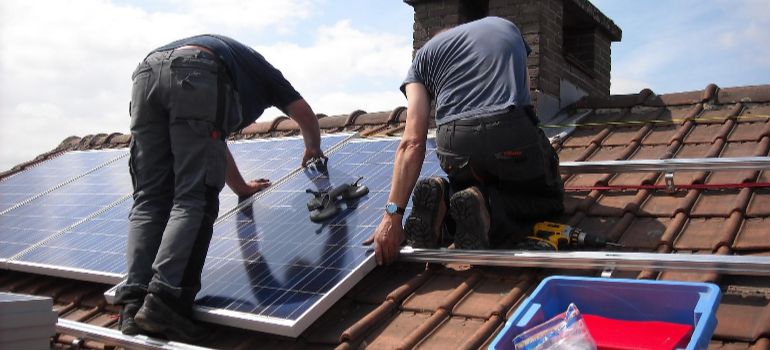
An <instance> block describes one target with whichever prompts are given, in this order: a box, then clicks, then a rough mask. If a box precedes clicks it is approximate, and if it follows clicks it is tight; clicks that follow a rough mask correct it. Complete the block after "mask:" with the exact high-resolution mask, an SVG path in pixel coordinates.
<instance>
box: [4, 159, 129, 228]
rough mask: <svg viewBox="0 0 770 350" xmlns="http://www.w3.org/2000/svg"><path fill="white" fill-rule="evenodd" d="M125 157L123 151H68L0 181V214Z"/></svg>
mask: <svg viewBox="0 0 770 350" xmlns="http://www.w3.org/2000/svg"><path fill="white" fill-rule="evenodd" d="M127 154H128V153H127V152H126V151H125V150H105V151H89V152H80V151H74V152H68V153H64V154H62V155H60V156H58V157H55V158H52V159H49V160H46V161H45V162H42V163H40V164H38V165H36V166H34V167H32V168H30V169H27V170H24V171H22V172H20V173H17V174H14V175H12V176H10V177H9V178H7V179H4V180H3V181H1V182H0V213H2V212H4V211H6V210H8V209H10V208H12V207H14V206H16V205H20V204H22V203H23V202H25V201H27V200H29V199H32V198H34V197H35V196H36V195H40V194H42V193H44V192H45V191H48V190H51V189H53V188H54V187H56V186H58V185H61V184H63V183H65V182H67V181H70V180H72V179H74V178H76V177H78V176H80V175H83V174H84V173H86V172H88V171H90V170H93V169H95V168H98V167H100V166H102V165H104V164H105V163H107V162H110V161H113V160H115V159H117V158H121V157H124V156H126V155H127Z"/></svg>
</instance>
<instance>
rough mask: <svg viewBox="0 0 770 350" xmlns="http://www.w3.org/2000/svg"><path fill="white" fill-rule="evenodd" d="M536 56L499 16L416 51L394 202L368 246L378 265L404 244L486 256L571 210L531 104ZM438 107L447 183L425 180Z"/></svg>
mask: <svg viewBox="0 0 770 350" xmlns="http://www.w3.org/2000/svg"><path fill="white" fill-rule="evenodd" d="M529 52H530V48H529V46H528V45H527V43H526V42H525V41H524V39H523V37H522V35H521V32H519V29H518V28H517V27H516V26H515V25H514V24H513V23H511V22H509V21H507V20H505V19H502V18H498V17H486V18H483V19H480V20H476V21H473V22H469V23H466V24H463V25H459V26H457V27H454V28H451V29H449V30H446V31H443V32H440V33H438V34H436V35H435V36H434V37H433V38H431V39H430V40H429V41H428V42H427V43H426V44H425V45H424V46H423V47H422V48H420V49H419V50H418V51H417V53H416V54H415V57H414V60H413V62H412V66H411V68H410V69H409V73H408V74H407V77H406V80H404V83H403V84H402V85H401V91H402V92H403V93H404V94H405V95H406V97H407V100H408V105H407V118H406V128H405V129H404V134H403V136H402V138H401V143H400V145H399V147H398V150H397V151H396V157H395V165H394V169H393V178H392V183H391V191H390V195H389V197H388V203H387V204H386V205H385V214H384V215H383V218H382V220H381V222H380V224H379V226H378V227H377V229H376V230H375V232H374V234H373V235H372V237H371V238H370V239H369V241H368V242H369V243H372V242H373V243H375V256H376V259H377V262H378V264H388V263H391V262H393V261H394V260H395V259H396V258H397V257H398V251H399V246H400V245H401V243H403V241H404V240H407V241H408V242H409V244H411V245H412V246H414V247H418V248H435V247H438V246H440V245H444V244H451V243H454V245H455V247H456V248H460V249H485V248H489V247H492V246H498V245H500V244H503V243H506V242H509V241H515V240H517V239H521V238H522V237H523V236H524V235H526V234H527V233H528V232H530V231H531V224H532V223H534V222H535V221H538V220H543V219H547V218H551V217H554V216H556V215H559V214H560V213H561V212H562V211H563V208H564V204H563V202H562V200H563V185H562V183H561V178H560V177H559V172H558V157H557V155H556V153H555V152H554V150H553V148H552V147H551V145H550V143H549V141H548V139H547V138H546V137H545V135H544V134H543V132H542V130H540V128H539V127H538V120H537V117H536V116H535V113H534V110H533V108H532V103H531V101H530V95H529V86H528V85H529V79H528V75H527V55H528V54H529ZM431 101H434V102H435V111H436V117H435V121H436V127H437V130H436V145H437V153H438V158H439V161H440V163H441V168H442V169H443V170H444V171H445V172H446V173H447V175H448V179H449V181H448V182H447V180H446V179H444V178H441V177H430V178H425V179H421V180H419V181H418V176H419V174H420V170H421V168H422V162H423V160H424V158H425V143H426V139H427V133H428V128H429V114H430V110H431ZM413 189H414V194H413V197H412V205H413V206H412V212H411V213H410V215H409V217H408V218H407V220H406V222H405V223H403V215H404V214H405V209H404V208H405V207H406V205H407V202H408V200H409V195H410V193H412V190H413ZM447 212H448V214H449V215H448V217H447ZM445 224H446V226H447V228H448V229H445ZM445 233H446V234H445Z"/></svg>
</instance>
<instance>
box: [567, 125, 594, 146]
mask: <svg viewBox="0 0 770 350" xmlns="http://www.w3.org/2000/svg"><path fill="white" fill-rule="evenodd" d="M602 130H604V127H579V128H577V129H575V131H574V132H572V134H570V136H569V137H567V139H566V140H564V142H562V145H563V146H564V147H585V146H588V145H589V144H590V143H591V141H593V140H594V139H595V138H596V135H597V134H598V133H599V132H601V131H602Z"/></svg>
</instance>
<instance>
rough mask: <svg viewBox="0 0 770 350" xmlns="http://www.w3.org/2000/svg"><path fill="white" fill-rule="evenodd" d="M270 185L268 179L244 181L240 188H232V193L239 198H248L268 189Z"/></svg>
mask: <svg viewBox="0 0 770 350" xmlns="http://www.w3.org/2000/svg"><path fill="white" fill-rule="evenodd" d="M270 185H271V183H270V180H268V179H257V180H251V181H246V182H244V183H243V185H242V186H238V188H232V190H233V192H235V194H236V195H238V197H240V198H244V197H250V196H251V195H253V194H255V193H257V192H259V191H262V190H264V189H265V188H268V187H270Z"/></svg>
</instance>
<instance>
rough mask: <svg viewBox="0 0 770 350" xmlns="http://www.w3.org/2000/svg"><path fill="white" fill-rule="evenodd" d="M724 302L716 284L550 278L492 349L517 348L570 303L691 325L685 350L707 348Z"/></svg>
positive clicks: (624, 316)
mask: <svg viewBox="0 0 770 350" xmlns="http://www.w3.org/2000/svg"><path fill="white" fill-rule="evenodd" d="M720 298H721V292H720V290H719V287H717V286H716V285H714V284H712V283H692V282H673V281H648V280H631V279H610V278H592V277H567V276H552V277H548V278H546V279H544V280H543V281H542V282H540V285H539V286H538V287H537V289H535V291H534V292H532V295H530V296H529V297H528V298H527V299H525V300H524V301H523V302H522V304H521V305H519V307H518V308H517V309H516V312H514V314H513V315H512V316H511V318H510V319H509V320H508V322H506V324H505V328H503V330H502V331H500V334H498V335H497V337H495V340H494V341H493V342H492V344H491V345H489V348H488V349H489V350H503V349H514V346H513V338H515V337H516V336H517V335H519V334H520V333H521V332H524V331H526V330H527V329H529V328H531V327H534V326H536V325H538V324H541V323H543V322H545V321H547V320H549V319H551V318H552V317H554V316H556V315H558V314H560V313H562V312H564V311H565V310H567V306H569V304H570V303H575V305H576V306H577V307H578V309H579V310H580V312H581V313H583V314H593V315H597V316H602V317H608V318H614V319H619V320H627V321H664V322H673V323H680V324H688V325H692V326H693V333H692V336H691V338H690V342H689V343H688V344H687V348H686V349H688V350H692V349H706V348H707V347H708V344H709V341H710V340H711V335H712V334H713V333H714V329H715V328H716V326H717V319H716V310H717V307H719V300H720Z"/></svg>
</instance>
